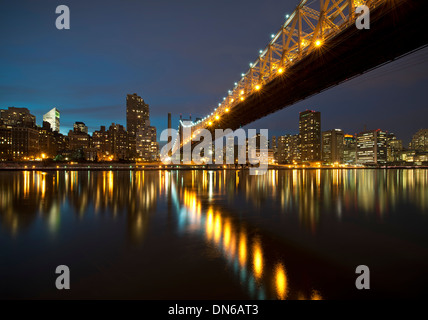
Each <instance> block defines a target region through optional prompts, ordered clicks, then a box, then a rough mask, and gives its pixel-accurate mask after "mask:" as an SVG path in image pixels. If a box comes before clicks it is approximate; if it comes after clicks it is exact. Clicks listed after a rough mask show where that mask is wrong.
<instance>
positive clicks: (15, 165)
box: [0, 161, 428, 171]
mask: <svg viewBox="0 0 428 320" xmlns="http://www.w3.org/2000/svg"><path fill="white" fill-rule="evenodd" d="M256 167H257V166H256ZM246 169H249V166H242V165H228V164H226V165H220V164H208V165H184V164H180V165H176V164H170V165H165V164H163V163H161V162H153V163H135V162H133V163H120V162H108V163H91V162H88V163H77V162H71V163H51V162H49V163H45V162H34V161H32V162H3V163H0V170H1V171H23V170H29V171H32V170H35V171H79V170H85V171H88V170H94V171H96V170H98V171H106V170H246ZM290 169H291V170H294V169H301V170H308V169H309V170H310V169H428V166H411V165H406V166H349V165H347V166H345V165H340V166H305V165H269V166H268V170H290Z"/></svg>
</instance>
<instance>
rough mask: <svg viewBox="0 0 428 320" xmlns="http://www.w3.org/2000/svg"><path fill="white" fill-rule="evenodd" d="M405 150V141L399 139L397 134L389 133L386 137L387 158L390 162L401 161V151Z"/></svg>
mask: <svg viewBox="0 0 428 320" xmlns="http://www.w3.org/2000/svg"><path fill="white" fill-rule="evenodd" d="M402 150H403V141H402V140H399V139H397V137H396V136H395V134H393V133H388V134H387V136H386V154H387V156H386V158H387V161H388V162H396V161H400V160H401V157H400V155H401V151H402Z"/></svg>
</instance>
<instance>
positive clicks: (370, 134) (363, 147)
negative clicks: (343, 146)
mask: <svg viewBox="0 0 428 320" xmlns="http://www.w3.org/2000/svg"><path fill="white" fill-rule="evenodd" d="M386 135H387V133H386V132H385V131H382V130H380V129H377V130H371V131H365V132H361V133H359V134H358V135H357V163H359V164H382V163H386V161H387V147H386V140H387V139H386Z"/></svg>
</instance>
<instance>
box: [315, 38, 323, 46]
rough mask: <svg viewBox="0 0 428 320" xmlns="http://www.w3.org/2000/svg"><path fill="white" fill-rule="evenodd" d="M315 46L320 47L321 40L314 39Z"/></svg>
mask: <svg viewBox="0 0 428 320" xmlns="http://www.w3.org/2000/svg"><path fill="white" fill-rule="evenodd" d="M315 46H316V47H321V46H322V41H321V40H320V39H318V40H317V41H315Z"/></svg>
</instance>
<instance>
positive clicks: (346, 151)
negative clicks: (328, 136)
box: [343, 134, 357, 164]
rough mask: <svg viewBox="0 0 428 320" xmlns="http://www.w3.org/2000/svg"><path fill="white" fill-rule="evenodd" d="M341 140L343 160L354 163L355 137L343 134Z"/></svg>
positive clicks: (355, 158)
mask: <svg viewBox="0 0 428 320" xmlns="http://www.w3.org/2000/svg"><path fill="white" fill-rule="evenodd" d="M343 140H344V141H343V143H344V145H343V162H344V163H347V164H355V163H356V162H357V155H356V152H357V139H356V138H355V137H354V136H353V135H351V134H345V135H344V139H343Z"/></svg>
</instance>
